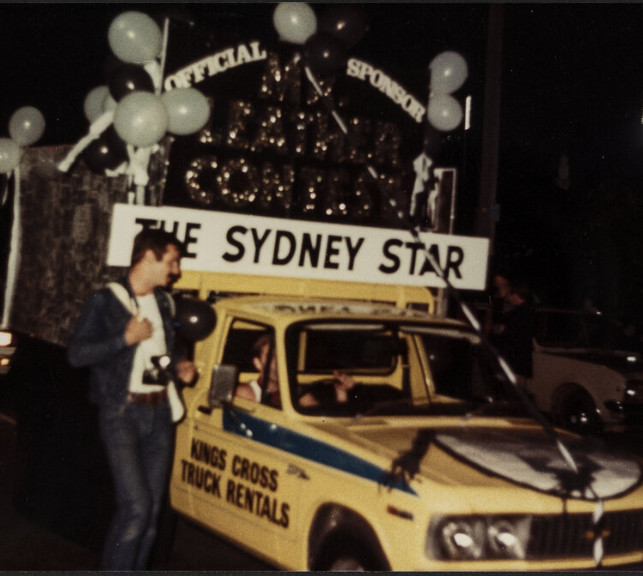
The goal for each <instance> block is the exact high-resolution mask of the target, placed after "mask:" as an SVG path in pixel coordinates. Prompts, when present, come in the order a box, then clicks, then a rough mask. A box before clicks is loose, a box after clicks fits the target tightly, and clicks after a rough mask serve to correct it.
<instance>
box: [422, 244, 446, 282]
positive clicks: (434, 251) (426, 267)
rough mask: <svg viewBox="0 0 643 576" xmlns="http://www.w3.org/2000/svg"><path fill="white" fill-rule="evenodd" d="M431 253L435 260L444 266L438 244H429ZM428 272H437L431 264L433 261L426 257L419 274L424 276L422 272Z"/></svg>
mask: <svg viewBox="0 0 643 576" xmlns="http://www.w3.org/2000/svg"><path fill="white" fill-rule="evenodd" d="M429 253H430V254H431V256H433V258H434V260H435V261H436V262H437V263H438V266H440V268H442V265H441V264H440V252H439V251H438V247H437V245H436V244H431V246H429ZM427 272H429V273H435V272H436V270H435V269H434V268H433V266H432V265H431V262H429V259H428V258H426V257H425V259H424V264H423V265H422V270H420V273H419V275H420V276H422V274H425V273H427Z"/></svg>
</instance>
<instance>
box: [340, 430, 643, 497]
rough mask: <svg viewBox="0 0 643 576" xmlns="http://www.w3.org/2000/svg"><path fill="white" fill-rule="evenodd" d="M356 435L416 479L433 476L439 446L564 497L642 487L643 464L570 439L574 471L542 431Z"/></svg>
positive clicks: (479, 465) (462, 458) (482, 469)
mask: <svg viewBox="0 0 643 576" xmlns="http://www.w3.org/2000/svg"><path fill="white" fill-rule="evenodd" d="M351 434H352V435H354V436H355V441H356V442H357V443H359V444H360V445H362V446H369V445H370V448H371V449H372V450H375V451H377V452H380V453H382V452H386V451H389V452H390V450H393V451H395V452H397V456H396V457H394V458H393V462H392V468H396V467H397V468H402V469H404V470H405V471H406V473H407V476H410V477H412V476H414V475H415V474H416V473H420V474H422V475H425V476H427V477H431V475H432V472H431V471H432V469H434V467H433V466H431V458H432V453H431V447H432V446H435V447H436V448H439V449H441V450H442V451H444V452H446V453H447V454H449V455H450V456H451V457H452V458H454V459H456V460H458V461H460V462H462V463H464V464H465V465H467V466H470V467H473V468H474V469H477V470H478V471H480V472H481V473H482V474H484V475H488V476H492V477H497V478H502V479H504V480H506V481H509V482H511V483H513V484H516V485H520V486H524V487H529V488H531V489H534V490H538V491H541V492H545V493H548V494H552V495H556V496H560V497H572V498H582V499H587V500H596V499H598V498H611V497H614V496H616V495H619V494H622V493H625V492H627V491H629V490H631V489H632V488H633V487H634V486H636V485H638V484H639V483H640V482H641V475H642V474H641V467H640V465H639V463H638V461H636V460H634V459H633V458H630V457H629V456H628V455H624V454H618V453H616V452H615V451H614V449H613V447H611V448H608V447H607V446H605V445H604V444H603V443H602V442H600V441H597V440H591V439H585V438H577V437H572V436H569V437H567V438H566V439H565V441H564V446H565V448H564V449H567V451H568V452H569V453H570V454H571V456H572V458H573V460H574V462H575V463H576V466H577V468H578V472H574V471H573V470H572V469H571V468H570V465H569V464H568V463H567V462H566V461H565V459H564V457H563V455H562V454H561V450H560V449H559V446H558V444H557V440H556V439H554V438H552V437H550V436H549V435H548V434H546V433H545V432H544V431H543V430H540V429H538V428H506V427H502V428H500V427H480V426H467V427H457V428H456V427H445V428H412V427H397V426H392V427H382V428H380V429H374V428H372V427H368V428H366V427H365V428H363V430H360V429H359V427H357V428H356V429H355V430H351ZM442 471H444V467H442ZM454 473H455V474H457V472H454Z"/></svg>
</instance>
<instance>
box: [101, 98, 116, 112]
mask: <svg viewBox="0 0 643 576" xmlns="http://www.w3.org/2000/svg"><path fill="white" fill-rule="evenodd" d="M116 106H118V102H116V100H114V99H113V98H112V95H111V94H107V98H105V102H103V112H109V111H110V110H116Z"/></svg>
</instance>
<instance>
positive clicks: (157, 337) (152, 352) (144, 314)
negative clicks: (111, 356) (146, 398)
mask: <svg viewBox="0 0 643 576" xmlns="http://www.w3.org/2000/svg"><path fill="white" fill-rule="evenodd" d="M137 301H138V306H139V310H140V312H141V314H140V318H147V319H148V320H149V321H150V322H151V323H152V330H153V331H152V337H151V338H148V339H147V340H143V342H139V343H138V346H137V347H136V353H135V355H134V364H133V366H132V373H131V375H130V383H129V391H130V392H135V393H139V394H140V393H144V394H146V393H149V392H158V391H159V390H163V389H164V388H165V387H164V386H162V385H157V384H143V372H144V371H145V370H149V369H151V368H154V365H153V364H152V356H162V355H163V354H167V346H166V345H165V331H164V330H163V319H162V318H161V313H160V311H159V307H158V304H157V303H156V298H155V297H154V294H153V293H152V294H147V295H146V296H138V297H137Z"/></svg>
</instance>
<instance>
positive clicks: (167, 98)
mask: <svg viewBox="0 0 643 576" xmlns="http://www.w3.org/2000/svg"><path fill="white" fill-rule="evenodd" d="M161 99H162V100H163V103H164V104H165V107H166V108H167V112H168V115H169V124H168V128H167V129H168V132H171V133H172V134H177V135H179V136H184V135H187V134H194V133H195V132H198V131H199V130H201V129H202V128H203V127H204V126H205V125H206V123H207V122H208V120H209V118H210V105H209V104H208V99H207V98H206V97H205V96H204V95H203V94H202V93H201V92H200V91H199V90H197V89H196V88H175V89H174V90H170V91H169V92H165V93H164V94H163V95H162V96H161Z"/></svg>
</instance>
